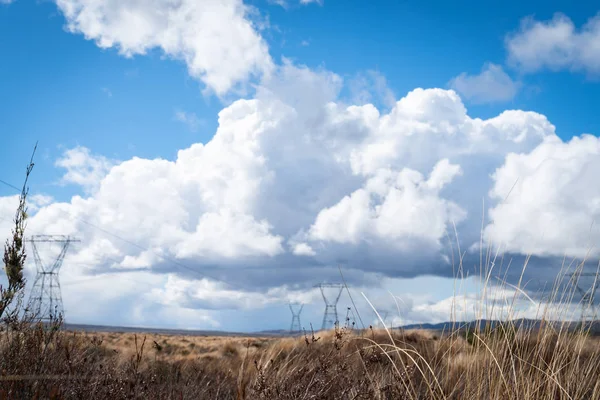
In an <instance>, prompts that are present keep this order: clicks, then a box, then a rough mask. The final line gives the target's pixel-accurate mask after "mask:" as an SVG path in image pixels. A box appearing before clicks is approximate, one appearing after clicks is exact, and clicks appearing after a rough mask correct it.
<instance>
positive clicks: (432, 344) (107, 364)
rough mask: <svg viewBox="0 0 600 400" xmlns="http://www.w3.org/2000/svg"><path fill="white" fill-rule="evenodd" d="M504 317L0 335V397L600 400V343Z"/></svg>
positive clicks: (18, 328) (14, 330) (22, 329)
mask: <svg viewBox="0 0 600 400" xmlns="http://www.w3.org/2000/svg"><path fill="white" fill-rule="evenodd" d="M513 328H514V327H513V326H512V325H511V324H504V325H502V326H500V327H497V328H495V329H487V330H486V329H482V330H481V331H478V332H470V333H469V334H468V335H467V334H466V333H465V332H464V331H461V330H458V329H457V330H456V331H455V332H452V333H449V334H447V335H443V336H441V335H436V334H434V333H432V332H428V331H395V332H393V333H392V332H386V331H383V330H377V331H375V330H367V331H366V332H363V333H358V332H354V331H351V330H348V329H335V330H332V331H328V332H319V333H315V334H314V336H313V335H312V334H310V333H309V334H308V335H306V336H304V337H300V338H279V339H275V338H242V337H234V338H231V337H199V336H171V335H153V334H148V335H145V336H144V335H135V334H130V333H126V334H118V333H97V334H89V333H77V332H66V331H59V330H52V329H48V328H46V329H44V328H43V327H41V326H38V327H37V328H33V329H32V328H31V326H30V325H27V326H24V325H22V324H14V325H13V326H12V327H10V329H9V330H4V331H3V332H2V339H1V343H0V346H1V347H0V354H1V356H2V357H1V359H0V371H1V372H2V374H1V378H0V379H1V381H0V398H69V399H70V398H73V399H107V398H111V399H126V398H139V399H205V398H206V399H550V398H551V399H600V380H599V379H598V377H599V376H600V343H599V341H598V339H596V338H592V337H590V336H588V335H586V334H585V333H584V332H566V331H564V332H561V331H560V330H555V328H551V327H546V328H543V329H542V330H538V331H524V332H516V331H515V330H514V329H513Z"/></svg>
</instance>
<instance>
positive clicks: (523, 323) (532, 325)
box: [64, 318, 600, 337]
mask: <svg viewBox="0 0 600 400" xmlns="http://www.w3.org/2000/svg"><path fill="white" fill-rule="evenodd" d="M511 322H512V323H513V324H514V325H515V326H516V327H517V328H519V329H521V328H522V329H538V328H539V327H540V326H541V325H542V321H541V320H533V319H525V318H522V319H517V320H512V321H511ZM501 323H506V321H498V320H485V319H482V320H478V321H469V322H466V321H463V322H449V321H447V322H440V323H434V324H432V323H423V324H409V325H403V326H399V327H394V329H424V330H432V331H445V332H449V331H451V330H453V329H469V330H472V329H474V328H476V327H477V324H479V325H480V326H481V327H483V326H490V327H492V328H493V327H496V326H497V325H499V324H501ZM544 323H545V324H549V325H553V326H554V327H555V328H556V329H558V328H560V327H561V325H562V326H564V327H565V328H567V329H569V330H572V329H575V328H576V327H577V326H578V325H579V322H577V321H572V322H561V321H545V322H544ZM64 328H65V329H66V330H69V331H83V332H119V333H128V332H131V333H154V334H163V335H190V336H238V337H239V336H244V337H253V336H289V335H290V332H289V331H288V330H285V329H274V330H264V331H258V332H227V331H217V330H214V331H213V330H193V329H190V330H188V329H168V328H145V327H124V326H109V325H86V324H69V323H65V324H64ZM590 331H591V332H592V333H593V334H595V335H596V334H600V321H595V322H594V324H593V326H592V328H591V329H590Z"/></svg>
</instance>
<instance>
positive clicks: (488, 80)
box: [450, 63, 521, 104]
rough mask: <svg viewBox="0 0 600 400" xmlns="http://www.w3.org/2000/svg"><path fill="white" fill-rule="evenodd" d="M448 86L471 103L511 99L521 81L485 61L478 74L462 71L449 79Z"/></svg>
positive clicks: (499, 67)
mask: <svg viewBox="0 0 600 400" xmlns="http://www.w3.org/2000/svg"><path fill="white" fill-rule="evenodd" d="M450 87H451V88H452V89H454V90H456V91H457V92H458V93H460V94H461V95H462V96H463V97H464V98H465V99H467V100H470V101H471V102H473V103H480V104H481V103H495V102H502V101H509V100H512V99H513V98H514V97H515V96H516V95H517V93H518V92H519V89H520V88H521V83H520V82H517V81H514V80H513V79H512V78H511V77H510V76H509V75H508V74H507V73H506V72H504V70H503V69H502V67H501V66H500V65H496V64H492V63H487V64H485V65H484V66H483V68H482V70H481V72H480V73H479V74H478V75H468V74H466V73H462V74H460V75H459V76H457V77H455V78H454V79H452V80H451V81H450Z"/></svg>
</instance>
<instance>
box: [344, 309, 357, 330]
mask: <svg viewBox="0 0 600 400" xmlns="http://www.w3.org/2000/svg"><path fill="white" fill-rule="evenodd" d="M346 326H347V327H348V328H354V327H355V326H356V318H355V317H354V311H352V307H348V310H347V311H346Z"/></svg>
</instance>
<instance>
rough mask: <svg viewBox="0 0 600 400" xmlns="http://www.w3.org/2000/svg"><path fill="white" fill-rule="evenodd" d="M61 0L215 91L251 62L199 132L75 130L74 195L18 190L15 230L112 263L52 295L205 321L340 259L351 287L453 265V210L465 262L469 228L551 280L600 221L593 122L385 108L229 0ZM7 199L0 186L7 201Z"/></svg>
mask: <svg viewBox="0 0 600 400" xmlns="http://www.w3.org/2000/svg"><path fill="white" fill-rule="evenodd" d="M113 3H114V4H113ZM117 3H118V4H117ZM57 4H58V6H59V7H60V9H61V10H62V11H63V13H64V14H65V16H66V18H67V22H68V27H69V29H71V30H72V31H74V32H81V33H83V34H84V35H85V36H86V37H87V38H90V39H93V40H95V41H96V42H97V43H98V45H99V46H101V47H117V48H118V49H119V51H120V52H121V53H123V54H124V55H128V56H129V55H134V54H144V53H145V52H146V51H149V50H151V49H153V48H160V49H162V51H164V52H165V53H166V54H167V55H169V56H172V57H174V58H178V59H182V60H184V61H185V62H186V63H187V65H188V68H189V69H190V73H191V74H192V75H193V76H195V77H197V78H199V79H201V80H202V81H203V82H205V84H206V85H207V87H209V88H210V89H212V90H214V91H215V92H216V93H217V94H224V93H227V92H228V91H230V90H231V89H232V88H234V87H235V86H236V85H239V84H243V83H244V82H246V81H247V80H248V79H249V76H250V75H251V74H252V73H253V72H258V73H264V74H263V75H262V78H261V80H260V83H259V84H258V85H257V88H256V91H255V94H254V95H253V96H252V97H251V98H247V99H240V100H237V101H234V102H233V103H231V104H229V105H228V106H226V107H224V108H223V110H222V111H221V112H220V113H219V115H218V129H217V131H216V132H215V134H214V136H213V138H212V139H211V140H210V141H208V142H207V143H204V144H203V143H197V144H194V145H192V146H190V147H189V148H186V149H182V150H180V151H179V153H178V155H177V157H176V158H175V159H173V160H167V159H154V160H150V159H141V158H132V159H130V160H125V161H122V162H118V161H114V160H107V159H106V158H104V157H102V156H99V155H94V154H93V153H92V152H91V151H89V150H87V149H83V148H77V149H72V150H69V151H67V152H66V153H65V155H64V157H63V158H61V160H59V161H58V162H57V166H58V167H61V168H65V169H66V173H65V177H64V180H63V182H65V183H72V184H77V185H80V186H81V188H82V192H83V193H85V195H82V196H75V197H73V198H72V199H71V200H70V201H68V202H52V201H51V200H50V199H48V198H47V197H43V196H38V197H36V198H34V199H32V200H34V203H33V204H34V206H33V207H32V210H31V211H32V215H33V216H32V218H31V219H30V221H29V228H28V229H29V232H30V233H52V234H57V233H60V234H66V235H74V236H77V237H79V238H81V239H82V242H81V243H80V244H78V245H77V246H74V248H73V249H72V251H71V253H70V256H69V261H68V265H67V266H66V270H65V271H64V274H63V279H65V280H71V281H73V280H74V282H77V279H87V278H90V279H94V277H98V279H99V280H100V279H104V278H105V277H109V278H107V279H111V278H110V277H112V276H115V274H118V275H116V276H119V277H121V278H122V279H120V280H114V281H113V282H111V281H110V280H108V281H106V280H105V281H104V282H111V283H110V288H112V289H113V290H109V291H107V290H105V289H99V288H100V287H102V288H106V285H104V286H98V285H96V284H95V283H94V282H99V281H86V282H88V283H82V285H81V286H79V285H78V289H77V290H74V291H73V292H70V294H69V296H70V297H69V298H68V299H66V300H65V302H66V303H68V302H69V301H70V302H71V304H75V303H76V302H78V301H81V299H82V298H83V296H84V295H85V294H86V291H87V293H88V294H89V293H90V291H93V290H95V291H96V292H98V293H101V296H102V298H103V299H105V301H103V303H102V304H113V306H115V304H117V303H115V302H117V301H118V300H116V299H120V300H119V301H127V302H128V304H132V306H131V307H130V308H129V309H128V314H127V315H126V316H125V317H123V318H125V319H127V318H129V319H128V320H129V321H136V320H137V321H149V320H150V319H149V318H150V317H148V315H150V314H152V311H150V310H149V309H148V306H147V304H149V303H151V302H154V303H156V302H159V303H161V305H162V308H160V309H161V310H162V311H161V312H162V314H161V315H162V317H160V316H159V317H152V318H163V317H164V318H171V319H172V320H174V319H176V315H178V313H180V314H182V315H185V316H190V315H192V316H193V317H194V318H196V319H197V320H202V321H204V322H205V323H206V324H210V325H211V326H218V321H216V320H214V319H213V318H212V316H211V314H210V313H208V311H207V310H214V309H235V308H244V309H252V308H257V307H265V306H269V305H271V304H274V303H277V302H279V301H284V300H300V301H310V299H313V298H315V296H317V295H318V293H317V292H316V291H314V290H312V291H307V290H306V289H308V288H311V287H312V285H314V284H315V283H318V282H321V281H324V280H339V271H338V269H337V267H336V266H337V264H338V263H342V264H344V271H345V277H346V279H347V281H348V282H349V283H350V284H351V285H353V286H361V287H373V286H377V285H378V284H381V282H382V281H383V280H385V278H395V277H401V278H409V277H415V276H421V275H437V276H445V277H451V276H452V275H453V274H454V273H456V269H455V268H456V259H457V256H458V253H457V252H456V250H457V249H456V246H455V239H454V238H452V236H453V234H454V229H455V228H456V230H457V232H458V233H459V238H460V239H459V241H460V245H461V247H462V250H465V249H467V250H468V251H467V253H465V255H464V263H463V264H464V266H465V268H467V267H471V266H473V265H474V264H476V263H478V262H479V250H481V251H485V249H483V248H480V246H479V244H480V240H482V239H483V242H484V245H487V244H490V245H492V246H496V248H499V249H501V251H502V252H505V253H506V254H508V255H509V256H514V257H522V256H525V255H527V254H532V255H534V256H536V257H537V258H536V260H534V261H536V262H533V261H532V262H531V264H532V266H531V267H529V268H528V273H530V274H533V275H537V276H538V277H548V278H550V279H552V272H553V273H556V270H553V269H552V265H553V263H554V262H555V260H556V259H555V257H556V256H563V255H567V256H570V257H581V256H582V255H585V254H587V252H588V250H589V248H590V243H594V242H597V241H598V239H600V233H599V232H598V230H594V229H590V224H591V223H592V222H593V221H594V219H595V218H596V217H597V215H598V213H599V212H600V207H599V206H598V204H600V192H599V191H598V189H597V188H596V186H595V185H594V184H595V182H594V177H595V176H597V175H598V173H600V163H598V161H597V158H598V157H597V153H598V151H599V149H600V141H599V139H598V138H596V137H592V136H581V137H577V138H574V139H572V140H571V141H569V142H564V141H562V140H561V139H560V138H559V137H558V136H557V135H556V133H555V128H554V126H553V125H552V124H551V123H550V122H549V121H548V119H547V118H546V117H545V116H543V115H540V114H538V113H535V112H526V111H521V110H508V111H505V112H503V113H501V114H499V115H498V116H496V117H494V118H490V119H486V120H482V119H479V118H474V117H471V116H469V115H468V113H467V110H466V108H465V106H464V104H463V102H462V101H461V98H460V97H459V96H458V94H457V93H456V92H455V91H453V90H443V89H436V88H434V89H422V88H417V89H415V90H413V91H411V92H409V93H407V94H406V95H405V96H404V97H402V98H401V99H399V100H398V101H394V102H389V101H386V103H389V105H390V106H391V107H390V110H389V111H386V112H382V111H380V110H379V109H378V108H377V107H375V106H374V105H372V104H362V105H351V104H346V103H344V101H342V100H341V98H340V92H341V90H342V88H343V86H344V82H343V80H342V79H341V78H340V77H339V76H338V75H336V74H334V73H332V72H329V71H325V70H318V71H315V70H311V69H308V68H306V67H302V66H298V65H294V64H292V63H291V62H289V61H286V60H284V61H283V63H282V64H281V65H278V66H274V65H273V63H272V61H271V59H270V57H269V56H268V51H267V48H266V45H264V43H263V40H262V38H261V37H260V35H259V34H258V33H257V32H258V31H257V30H256V28H255V27H254V25H253V24H252V23H251V22H250V20H249V14H248V12H249V9H247V8H246V7H245V6H243V4H242V3H241V2H240V1H234V0H231V1H227V2H221V1H218V2H211V1H205V2H191V1H186V0H183V1H180V2H176V3H173V2H170V1H163V0H157V1H154V2H151V3H142V2H137V1H124V2H112V1H106V0H104V1H100V0H57ZM209 15H210V18H209V17H208V16H209ZM165 16H168V18H167V19H166V20H165ZM207 19H208V20H209V21H208V23H206V24H203V23H201V22H199V21H205V20H207ZM133 26H136V27H137V28H136V29H132V27H133ZM215 38H216V39H217V40H213V39H215ZM205 39H206V40H205ZM217 42H218V43H225V46H223V47H222V48H220V47H219V46H217ZM206 46H209V47H206ZM211 46H216V47H219V48H215V49H214V52H213V51H212V50H213V47H211ZM209 55H211V57H209ZM232 60H233V61H232ZM240 60H241V61H240ZM265 72H268V73H265ZM361 90H362V91H364V90H365V88H361ZM373 90H375V91H377V92H382V93H387V94H388V95H386V96H387V97H389V93H391V92H390V91H389V90H383V91H382V88H381V87H375V88H373ZM362 97H363V98H369V96H366V97H365V96H362ZM388 100H389V99H388ZM15 201H16V198H15V197H11V198H0V211H3V215H10V212H12V211H10V210H12V209H13V207H14V204H15ZM482 203H483V209H482ZM4 211H6V213H8V214H6V213H4ZM482 218H483V219H484V220H483V226H482ZM0 223H2V224H3V225H2V226H1V228H2V229H3V231H5V232H7V231H8V229H9V227H10V225H9V224H8V222H7V221H6V220H2V221H0ZM482 228H483V229H482ZM591 254H592V255H593V256H594V257H600V254H599V253H598V252H597V251H596V252H594V251H592V253H591ZM462 256H463V255H462V254H461V257H462ZM517 268H518V267H517ZM507 276H508V279H509V280H510V279H511V275H510V274H509V275H507ZM516 276H518V274H516ZM136 277H137V278H136ZM126 278H129V279H133V280H135V279H142V278H143V279H144V280H145V281H146V285H147V287H146V289H147V290H142V286H141V285H136V284H135V283H132V282H133V281H130V282H129V283H128V281H127V279H126ZM90 285H91V286H90ZM93 288H95V289H93ZM140 292H143V293H144V294H143V295H140V294H139V293H140ZM123 299H125V300H123ZM471 300H472V299H471ZM446 303H447V301H446V302H441V303H440V302H438V303H432V305H430V307H429V308H430V309H432V310H434V311H435V309H438V308H440V307H441V308H444V307H446V305H447V304H446ZM121 304H122V303H121ZM436 304H437V306H436ZM115 307H116V306H115ZM432 307H433V308H432ZM436 307H437V308H436ZM441 308H440V309H441ZM444 309H445V308H444ZM420 311H423V310H422V309H420V308H419V307H416V308H414V309H413V312H416V313H419V312H420ZM190 313H192V314H190Z"/></svg>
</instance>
